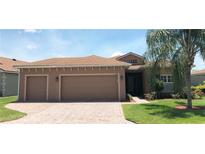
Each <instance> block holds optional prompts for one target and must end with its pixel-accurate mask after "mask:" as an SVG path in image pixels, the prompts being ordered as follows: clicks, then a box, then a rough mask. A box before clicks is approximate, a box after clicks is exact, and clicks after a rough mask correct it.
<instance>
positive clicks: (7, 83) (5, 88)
mask: <svg viewBox="0 0 205 154" xmlns="http://www.w3.org/2000/svg"><path fill="white" fill-rule="evenodd" d="M20 64H25V62H23V61H19V60H16V59H9V58H4V57H0V96H12V95H17V93H18V70H17V69H14V68H13V65H20Z"/></svg>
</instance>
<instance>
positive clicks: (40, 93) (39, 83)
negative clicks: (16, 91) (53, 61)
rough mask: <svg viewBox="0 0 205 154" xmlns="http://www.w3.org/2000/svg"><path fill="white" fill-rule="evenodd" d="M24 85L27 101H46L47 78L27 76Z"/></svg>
mask: <svg viewBox="0 0 205 154" xmlns="http://www.w3.org/2000/svg"><path fill="white" fill-rule="evenodd" d="M26 82H27V84H26V100H27V101H46V98H47V77H46V76H28V77H27V81H26Z"/></svg>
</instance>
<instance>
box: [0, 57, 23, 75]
mask: <svg viewBox="0 0 205 154" xmlns="http://www.w3.org/2000/svg"><path fill="white" fill-rule="evenodd" d="M23 64H26V62H24V61H20V60H17V59H10V58H5V57H0V69H1V70H3V71H8V72H16V71H17V70H16V69H15V68H14V67H13V66H14V65H23Z"/></svg>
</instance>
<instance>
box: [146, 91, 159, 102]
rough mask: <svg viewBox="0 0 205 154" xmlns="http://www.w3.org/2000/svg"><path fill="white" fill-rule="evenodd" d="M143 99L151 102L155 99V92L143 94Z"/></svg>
mask: <svg viewBox="0 0 205 154" xmlns="http://www.w3.org/2000/svg"><path fill="white" fill-rule="evenodd" d="M144 97H145V99H147V100H153V99H155V98H156V92H154V91H153V92H151V93H148V94H144Z"/></svg>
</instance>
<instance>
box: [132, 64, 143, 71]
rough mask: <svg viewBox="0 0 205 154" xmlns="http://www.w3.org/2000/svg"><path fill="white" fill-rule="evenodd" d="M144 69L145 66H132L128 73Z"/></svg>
mask: <svg viewBox="0 0 205 154" xmlns="http://www.w3.org/2000/svg"><path fill="white" fill-rule="evenodd" d="M145 67H146V65H132V66H129V67H128V71H142V70H144V69H145Z"/></svg>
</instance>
